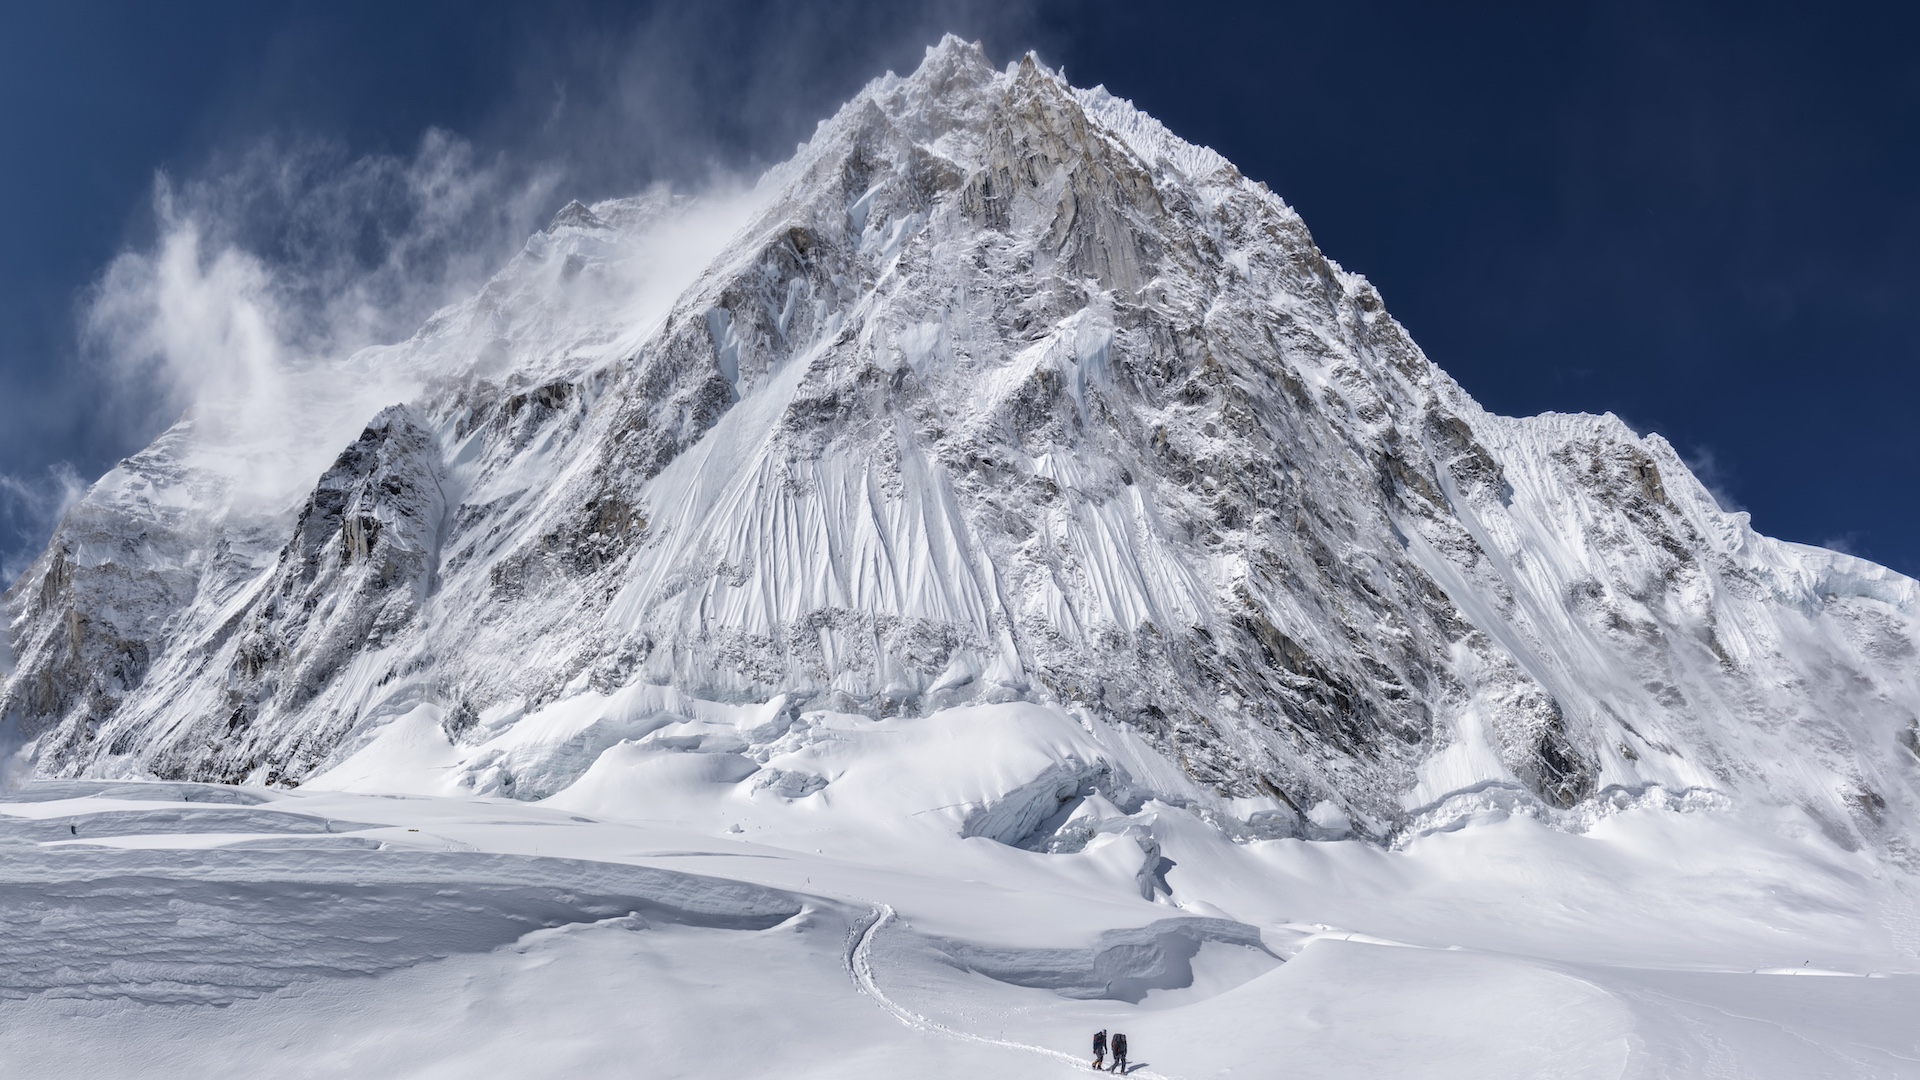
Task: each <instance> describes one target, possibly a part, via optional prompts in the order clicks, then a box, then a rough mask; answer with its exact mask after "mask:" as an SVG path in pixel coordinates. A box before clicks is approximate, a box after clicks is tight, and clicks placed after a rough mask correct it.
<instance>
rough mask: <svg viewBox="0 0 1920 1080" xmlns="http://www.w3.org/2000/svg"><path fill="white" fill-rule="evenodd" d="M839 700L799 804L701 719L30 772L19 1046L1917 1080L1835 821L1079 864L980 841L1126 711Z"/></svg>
mask: <svg viewBox="0 0 1920 1080" xmlns="http://www.w3.org/2000/svg"><path fill="white" fill-rule="evenodd" d="M806 721H807V723H808V725H809V730H810V731H812V733H813V739H812V740H811V741H810V742H809V744H808V745H807V747H805V748H803V749H801V750H798V751H795V753H796V754H804V755H810V756H811V758H812V761H813V764H814V765H815V767H822V768H826V769H829V770H830V771H837V775H836V776H835V779H834V781H833V783H832V784H831V785H830V787H829V788H828V789H823V790H820V791H816V792H813V793H811V794H806V795H803V796H801V797H798V798H790V797H787V796H785V795H782V794H780V793H778V792H776V791H772V790H770V789H769V788H767V787H766V786H764V785H756V784H754V783H751V782H748V781H745V780H742V779H740V778H739V770H738V769H736V768H735V767H734V764H733V762H732V760H730V759H734V758H737V755H734V754H731V753H728V752H727V749H726V739H725V738H724V735H725V732H724V730H723V727H722V725H718V724H715V723H713V722H711V721H708V722H703V723H692V722H689V723H687V724H685V725H682V726H681V727H680V728H679V729H674V730H663V731H661V732H657V733H655V734H654V735H653V736H650V737H649V739H647V740H641V741H639V742H635V743H629V744H623V746H621V747H619V748H617V751H616V752H610V753H607V754H604V755H602V756H601V757H600V759H599V760H598V761H597V762H596V764H595V765H594V766H593V768H592V769H591V770H589V772H588V773H587V775H586V776H585V777H583V778H582V779H581V781H579V782H578V783H576V784H574V785H573V786H571V787H570V788H568V789H567V790H566V791H563V792H562V793H560V794H559V795H556V796H553V797H551V798H548V799H546V800H544V801H542V802H538V803H526V802H515V801H512V800H507V799H479V798H471V797H466V798H460V797H451V796H446V795H437V794H432V793H433V792H435V791H436V790H437V785H438V784H440V783H441V782H442V781H440V780H438V779H436V773H437V772H441V771H443V770H444V762H441V761H439V760H436V757H435V754H436V753H445V752H449V748H448V747H447V746H446V744H445V742H444V740H440V739H437V738H436V737H435V736H434V734H433V731H432V728H431V727H429V726H426V725H422V726H421V727H420V728H419V729H418V730H416V731H413V732H412V733H411V734H410V733H409V732H408V731H407V730H406V725H404V724H401V725H396V728H395V729H394V730H392V731H391V732H390V734H389V735H388V736H387V738H386V739H385V740H384V741H382V742H379V743H375V744H373V745H372V746H369V747H368V748H367V749H366V750H363V751H362V752H361V753H360V754H358V755H356V756H355V757H354V758H353V759H351V760H349V761H347V762H345V763H344V764H342V765H341V766H340V767H339V768H337V769H335V770H333V771H332V772H331V773H329V774H327V775H325V776H323V777H320V778H318V779H317V780H316V782H315V783H313V784H311V785H309V786H308V787H306V788H304V789H302V790H298V791H276V790H269V789H260V788H236V787H222V786H214V785H197V784H169V783H123V782H99V781H42V782H37V783H33V784H29V785H26V786H25V787H24V788H22V789H19V790H16V791H15V792H13V793H12V794H10V795H8V796H7V797H6V801H5V802H4V803H0V837H4V839H3V840H0V843H4V844H5V851H4V858H3V859H0V875H3V877H0V908H4V919H5V925H6V926H7V928H8V931H7V934H6V936H5V937H4V938H3V939H0V1060H4V1061H6V1062H9V1063H10V1065H9V1068H8V1069H7V1070H6V1071H7V1073H8V1074H9V1075H17V1076H43V1077H55V1076H103V1075H105V1076H134V1075H139V1076H157V1077H159V1076H181V1077H186V1076H192V1077H217V1076H257V1075H261V1074H262V1073H263V1072H266V1073H270V1074H271V1075H274V1076H276V1077H298V1076H369V1077H372V1076H472V1075H488V1076H568V1077H597V1076H608V1077H615V1076H618V1077H632V1076H730V1077H738V1076H775V1075H777V1076H783V1077H797V1076H822V1077H825V1076H833V1077H867V1076H872V1077H897V1076H904V1075H916V1076H932V1077H945V1076H954V1077H961V1076H966V1077H977V1076H983V1075H991V1076H1004V1077H1024V1076H1035V1077H1040V1076H1069V1075H1073V1074H1074V1073H1075V1072H1076V1071H1081V1070H1085V1069H1086V1060H1085V1057H1084V1052H1085V1048H1086V1045H1087V1043H1088V1037H1089V1035H1090V1034H1091V1032H1092V1031H1094V1030H1095V1029H1097V1028H1100V1027H1106V1028H1109V1029H1112V1030H1119V1031H1125V1032H1126V1033H1127V1034H1128V1035H1129V1037H1130V1039H1131V1041H1132V1045H1133V1060H1134V1061H1135V1062H1136V1063H1137V1064H1136V1068H1135V1071H1136V1072H1137V1073H1138V1074H1139V1075H1142V1076H1167V1077H1211V1076H1229V1075H1231V1076H1302V1077H1306V1076H1343V1077H1345V1076H1373V1077H1384V1076H1420V1077H1447V1076H1462V1077H1467V1076H1471V1077H1475V1078H1488V1077H1505V1076H1513V1077H1536V1076H1569V1077H1572V1076H1579V1077H1588V1076H1591V1077H1618V1076H1781V1077H1807V1076H1916V1075H1920V1026H1916V1025H1915V1024H1914V1023H1913V1018H1912V1008H1913V1005H1914V1003H1915V1002H1916V1001H1920V976H1916V968H1917V967H1920V965H1917V964H1916V962H1915V960H1914V955H1915V949H1916V946H1920V911H1917V910H1916V905H1915V903H1914V901H1913V899H1912V897H1913V896H1914V895H1915V893H1914V891H1913V883H1912V882H1911V881H1906V880H1902V879H1897V878H1895V877H1893V876H1892V872H1891V871H1888V870H1886V869H1885V868H1884V865H1883V864H1882V863H1881V862H1880V860H1878V859H1877V858H1876V857H1875V856H1873V855H1871V854H1868V853H1864V852H1862V853H1849V852H1846V851H1843V850H1841V849H1840V848H1838V847H1835V846H1834V845H1833V844H1832V842H1831V841H1830V840H1829V839H1827V838H1826V837H1825V836H1824V835H1823V834H1822V833H1821V831H1820V830H1819V829H1818V828H1817V826H1816V825H1815V824H1814V823H1813V822H1811V821H1806V822H1796V821H1794V820H1792V819H1791V818H1790V817H1775V818H1771V819H1769V820H1764V821H1762V820H1748V819H1746V818H1743V817H1742V816H1740V815H1738V814H1736V813H1735V812H1733V811H1730V810H1725V809H1718V810H1703V811H1697V812H1679V811H1677V810H1675V809H1673V808H1670V807H1666V808H1663V807H1659V806H1655V805H1643V806H1639V807H1636V808H1631V809H1627V810H1624V811H1621V812H1618V813H1615V814H1612V815H1609V816H1604V817H1601V818H1598V819H1596V820H1595V821H1594V822H1593V823H1592V824H1591V826H1590V827H1589V828H1588V829H1586V830H1585V831H1584V832H1569V831H1565V830H1561V829H1555V828H1549V827H1547V826H1546V825H1543V824H1541V823H1539V822H1537V821H1535V820H1533V819H1531V818H1529V817H1525V816H1515V817H1506V816H1504V815H1502V814H1498V813H1495V814H1491V815H1489V816H1487V817H1484V818H1482V819H1480V820H1477V821H1474V822H1472V823H1469V824H1467V825H1466V826H1465V827H1463V828H1458V829H1454V830H1452V831H1444V832H1437V833H1433V834H1430V835H1425V836H1420V837H1417V838H1414V839H1411V840H1409V841H1408V842H1406V843H1404V844H1403V845H1401V846H1400V848H1399V849H1396V850H1385V849H1381V848H1379V847H1376V846H1372V845H1368V844H1365V843H1362V842H1358V841H1339V842H1310V841H1303V840H1298V839H1278V840H1257V839H1250V840H1243V841H1240V842H1235V841H1234V840H1231V839H1229V838H1228V837H1227V836H1225V835H1223V833H1222V832H1221V831H1220V830H1218V829H1216V828H1214V827H1213V826H1210V825H1208V824H1206V823H1204V822H1202V821H1200V820H1199V819H1197V818H1196V817H1195V816H1193V815H1192V814H1191V813H1189V812H1188V811H1186V810H1182V809H1177V808H1174V807H1170V806H1167V805H1164V804H1161V803H1157V802H1152V801H1149V802H1148V803H1147V804H1145V805H1144V806H1142V807H1140V808H1137V809H1136V810H1135V812H1134V813H1133V814H1131V815H1128V816H1125V817H1115V816H1112V815H1117V814H1118V813H1119V811H1118V810H1117V809H1116V808H1114V807H1112V806H1111V804H1106V803H1105V800H1104V799H1103V798H1102V797H1100V796H1099V795H1097V794H1094V795H1091V796H1089V797H1086V798H1077V797H1074V796H1072V795H1071V794H1069V795H1068V797H1067V798H1066V799H1065V800H1064V801H1063V802H1060V801H1056V793H1055V792H1053V791H1052V790H1049V791H1048V792H1047V793H1046V795H1045V796H1044V797H1043V798H1041V799H1040V800H1039V808H1040V809H1046V808H1048V807H1052V806H1056V805H1057V806H1058V807H1059V810H1058V815H1059V816H1061V817H1062V818H1063V819H1066V820H1067V822H1068V825H1070V824H1071V822H1072V821H1073V820H1080V821H1084V822H1087V823H1089V827H1088V829H1086V830H1083V832H1086V833H1089V834H1090V838H1089V839H1088V840H1087V842H1086V843H1085V846H1084V847H1083V848H1081V849H1080V850H1078V851H1066V850H1059V851H1055V852H1052V853H1048V852H1043V851H1031V850H1023V849H1021V848H1017V847H1013V846H1010V845H1007V844H1003V843H999V842H996V841H995V840H993V839H990V838H988V837H986V836H980V835H975V836H971V837H963V836H962V835H961V834H962V833H963V832H965V831H968V830H967V822H968V821H970V820H971V821H973V822H975V827H976V828H977V827H978V822H979V820H980V817H981V812H982V810H983V808H984V809H985V810H987V811H989V812H996V811H997V812H1000V813H1003V814H1013V815H1016V816H1017V815H1018V814H1021V813H1026V812H1032V804H1031V802H1028V803H1024V804H1023V800H1031V799H1032V795H1031V791H1030V790H1029V789H1030V788H1031V787H1032V785H1031V784H1030V783H1028V781H1029V780H1030V779H1031V776H1030V774H1029V773H1027V772H1025V771H1023V770H1025V769H1026V768H1027V767H1028V766H1030V765H1031V763H1032V762H1033V761H1035V760H1040V759H1043V758H1055V759H1057V758H1058V757H1059V756H1061V755H1063V753H1064V754H1066V755H1071V754H1072V753H1074V752H1076V751H1080V752H1085V751H1090V750H1093V749H1097V748H1101V747H1098V746H1096V745H1095V744H1104V749H1105V750H1106V751H1107V752H1109V753H1113V752H1115V751H1124V746H1119V745H1116V744H1115V740H1121V739H1123V736H1121V735H1120V734H1118V733H1117V732H1115V731H1111V730H1108V729H1105V728H1101V727H1098V726H1097V725H1091V726H1083V725H1079V724H1076V723H1074V722H1072V721H1070V720H1068V719H1067V718H1066V717H1065V716H1064V715H1063V714H1059V713H1056V712H1052V711H1050V710H1044V709H1040V708H1038V707H1034V706H1028V705H1008V706H992V707H982V708H973V709H959V710H950V711H947V712H943V713H937V714H935V715H933V716H930V717H925V718H917V719H896V720H886V721H875V720H871V719H867V718H862V717H852V716H836V715H832V714H814V715H810V716H808V717H807V718H806ZM963 737H964V738H965V739H966V740H967V744H968V745H969V746H971V747H973V748H975V749H976V750H977V748H978V747H980V746H981V745H983V744H989V745H993V746H995V747H996V748H997V749H996V751H995V752H994V753H993V754H991V755H980V754H978V753H977V752H975V753H969V754H965V755H958V754H954V753H952V752H951V750H952V748H953V747H954V746H955V745H956V744H957V742H958V740H960V739H962V738H963ZM702 743H704V744H705V747H706V752H700V747H699V744H702ZM436 745H437V748H436ZM690 748H691V749H690ZM1022 785H1025V787H1023V786H1022ZM328 788H335V789H338V790H325V789H328ZM396 789H400V790H411V791H413V792H417V793H416V794H407V795H394V794H373V793H372V792H377V791H383V790H384V791H392V790H396ZM1103 804H1104V805H1103ZM1102 820H1106V821H1109V822H1110V823H1111V822H1120V823H1125V824H1129V825H1135V824H1138V823H1139V822H1141V821H1146V822H1149V823H1151V834H1150V836H1149V834H1148V833H1146V832H1143V831H1138V830H1135V831H1133V832H1129V831H1126V830H1125V829H1124V828H1123V829H1122V830H1121V831H1104V830H1103V829H1102V828H1101V827H1100V823H1101V821H1102ZM1061 828H1062V829H1063V830H1064V829H1066V828H1067V826H1065V825H1063V826H1061ZM1143 842H1144V844H1145V845H1146V847H1143ZM1154 845H1157V846H1158V853H1157V857H1156V856H1155V853H1154V852H1153V851H1152V850H1150V849H1151V848H1152V847H1153V846H1154ZM1143 860H1144V861H1143ZM1143 893H1150V894H1152V895H1153V896H1154V898H1155V899H1154V900H1147V899H1143V898H1142V894H1143ZM1815 975H1818V976H1827V977H1790V976H1815Z"/></svg>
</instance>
